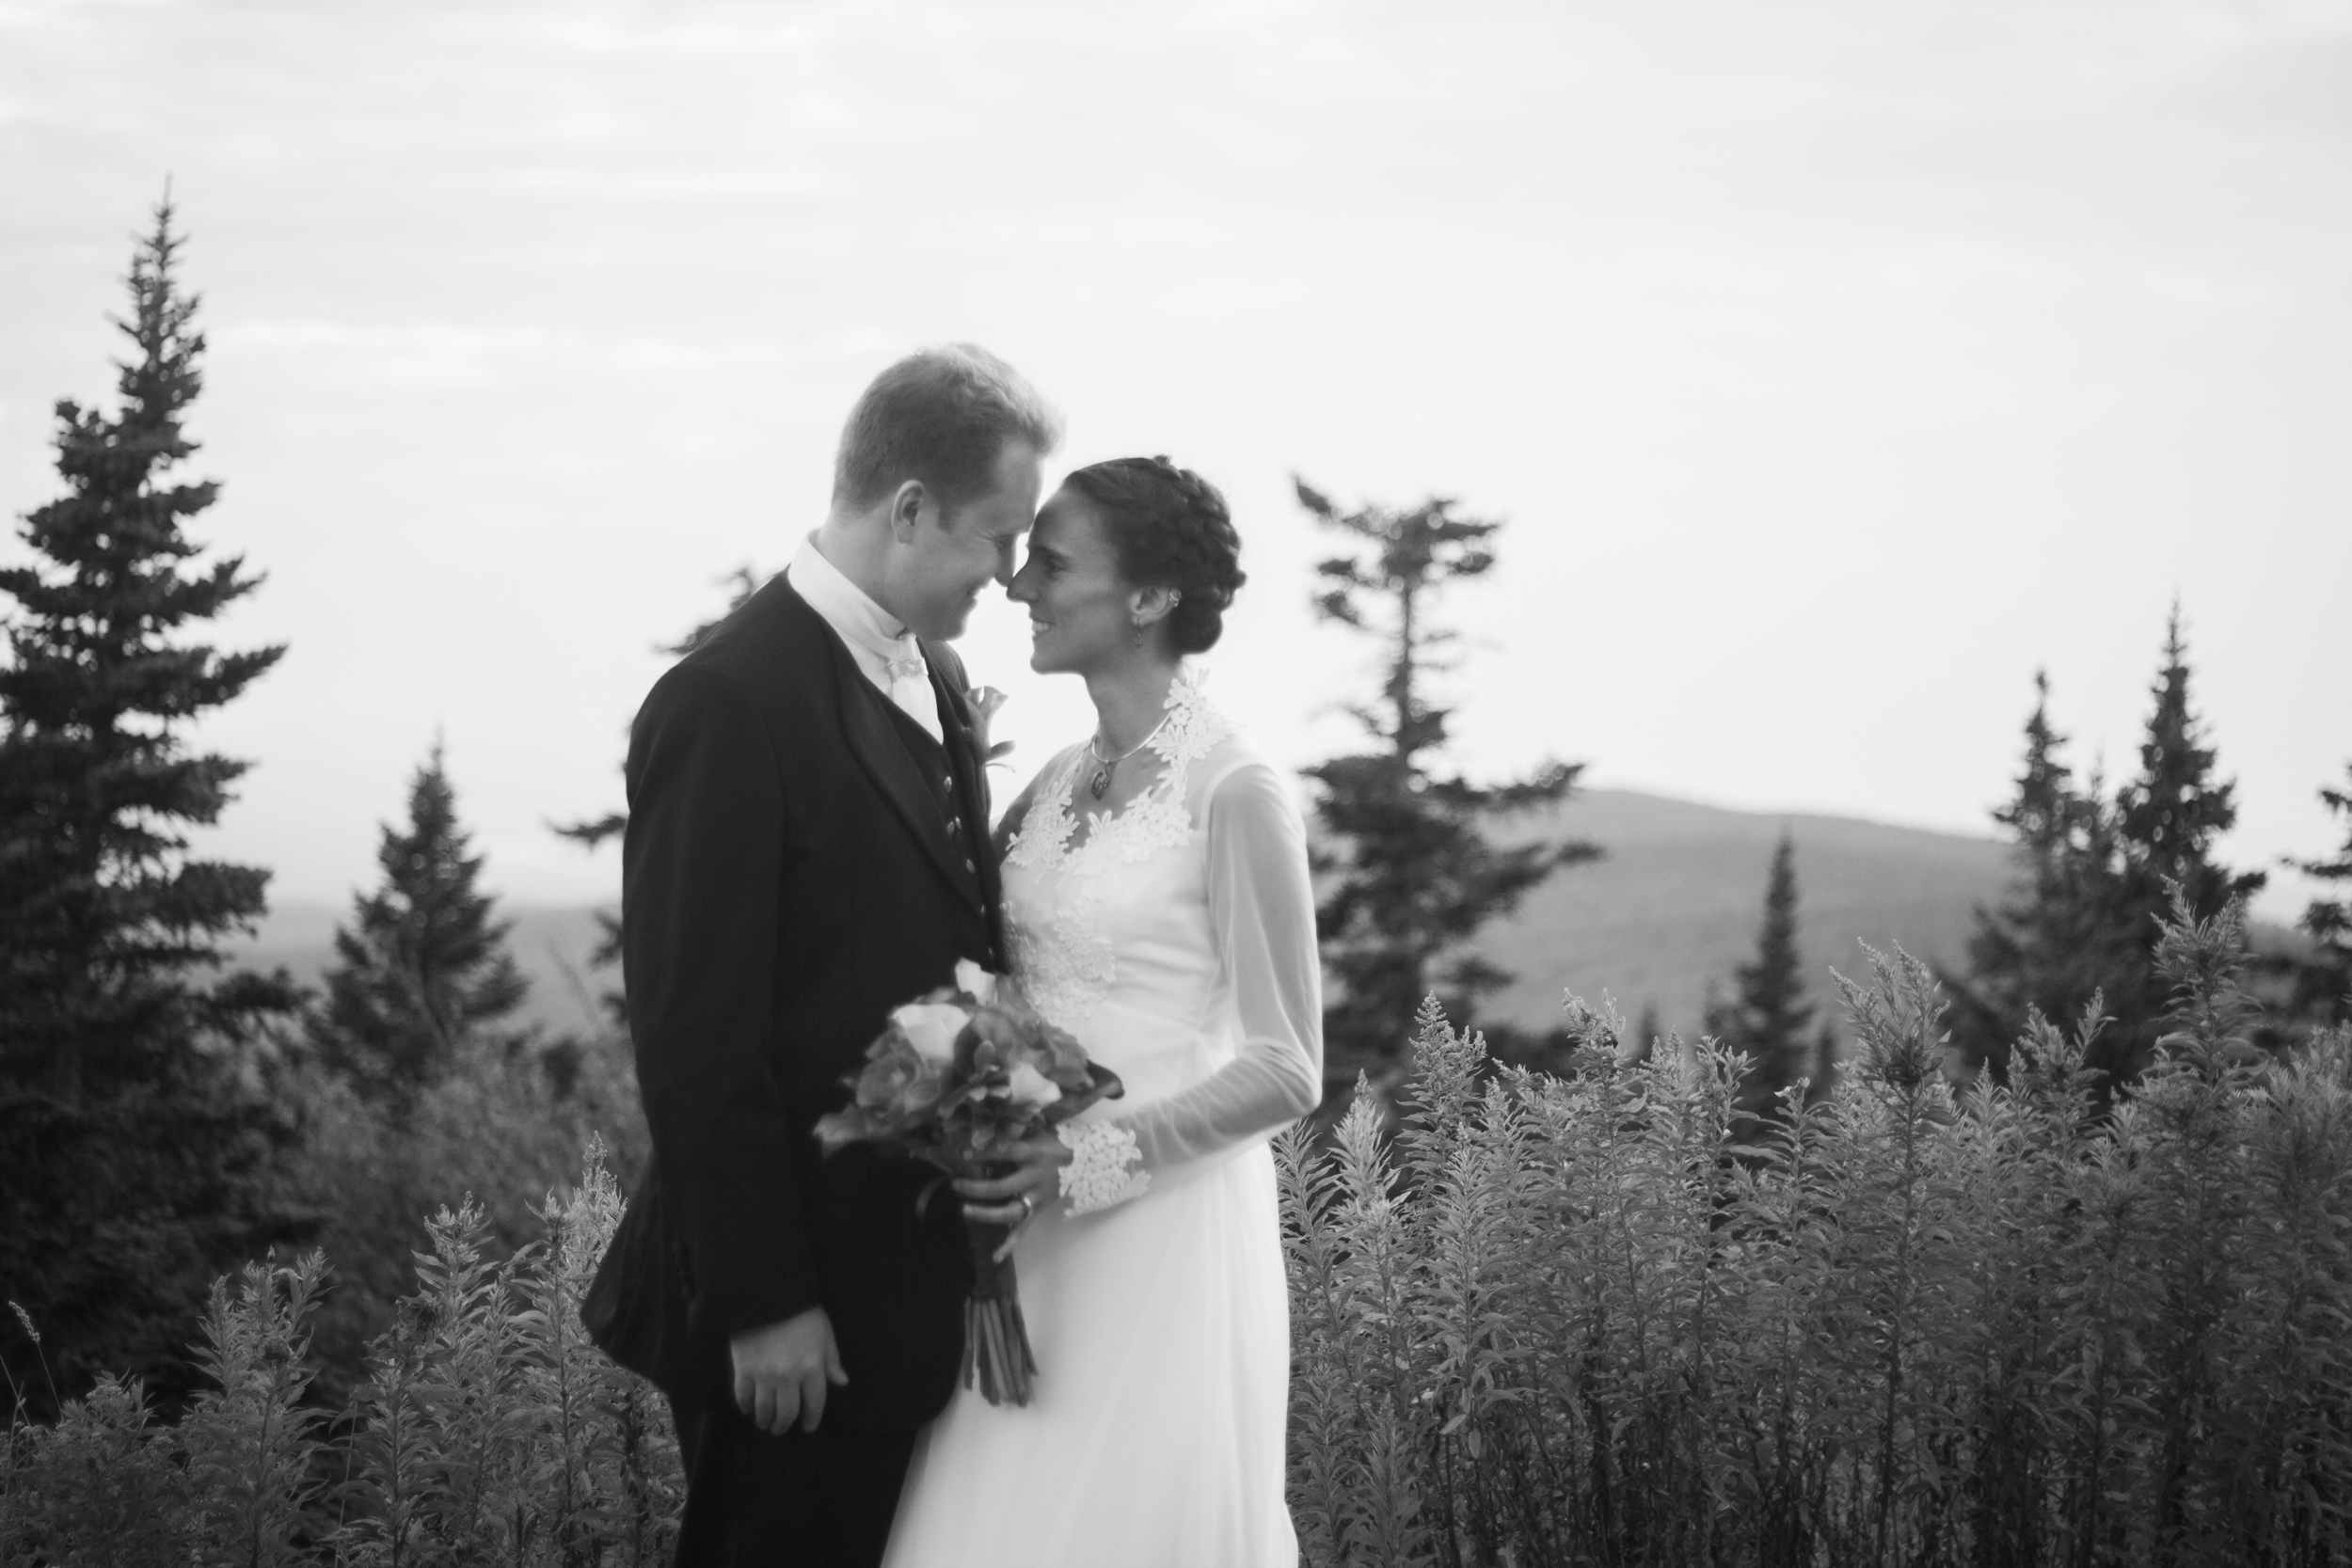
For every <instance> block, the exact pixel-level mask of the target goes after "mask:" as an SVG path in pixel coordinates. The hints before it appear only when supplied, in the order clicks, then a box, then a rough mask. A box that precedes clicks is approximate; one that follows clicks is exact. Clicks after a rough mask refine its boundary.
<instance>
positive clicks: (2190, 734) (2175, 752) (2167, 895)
mask: <svg viewBox="0 0 2352 1568" xmlns="http://www.w3.org/2000/svg"><path fill="white" fill-rule="evenodd" d="M2153 696H2154V698H2155V707H2154V710H2153V712H2151V713H2150V714H2149V716H2148V729H2147V734H2146V736H2145V737H2144V738H2143V739H2142V740H2141V742H2140V747H2139V776H2138V777H2137V778H2136V779H2134V780H2133V781H2132V783H2131V784H2128V785H2126V786H2125V787H2124V788H2123V789H2122V790H2121V791H2120V792H2118V795H2117V799H2116V836H2117V839H2118V841H2119V842H2120V843H2121V845H2122V851H2123V864H2122V890H2121V892H2122V898H2121V906H2120V909H2119V911H2118V913H2119V916H2120V919H2121V922H2122V927H2123V930H2124V931H2125V933H2126V934H2127V935H2128V937H2129V940H2130V947H2129V952H2130V955H2131V958H2132V960H2133V961H2132V962H2131V963H2130V964H2129V965H2128V966H2126V967H2125V968H2124V969H2123V971H2122V973H2121V974H2119V975H2118V976H2117V979H2116V983H2115V985H2114V986H2113V987H2112V988H2111V989H2110V990H2108V992H2107V1001H2108V1005H2109V1006H2111V1007H2112V1008H2113V1009H2114V1011H2115V1014H2116V1017H2117V1020H2118V1022H2119V1027H2118V1028H2117V1029H2116V1030H2115V1031H2114V1032H2113V1034H2114V1037H2115V1039H2114V1047H2113V1049H2114V1050H2115V1051H2116V1053H2117V1059H2116V1062H2115V1065H2114V1070H2115V1072H2116V1074H2117V1078H2118V1081H2119V1082H2128V1081H2129V1080H2130V1079H2131V1078H2132V1077H2133V1076H2135V1075H2136V1074H2137V1073H2138V1071H2139V1070H2140V1069H2141V1068H2143V1067H2144V1066H2146V1065H2147V1062H2148V1060H2149V1057H2150V1055H2151V1054H2152V1053H2153V1051H2154V1049H2155V1042H2156V1038H2157V1037H2158V1036H2159V1035H2161V1034H2162V1033H2163V1032H2164V1029H2165V1023H2164V1016H2165V1013H2166V1011H2167V1010H2168V1009H2169V1006H2170V1005H2171V1000H2172V987H2171V984H2170V982H2169V981H2168V980H2166V979H2165V977H2164V976H2163V974H2161V973H2160V972H2159V970H2158V968H2157V965H2156V961H2155V960H2156V945H2157V942H2158V941H2159V940H2160V939H2161V938H2162V936H2163V933H2164V927H2165V923H2166V921H2168V920H2169V919H2170V918H2171V917H2172V915H2173V890H2174V889H2175V888H2176V887H2177V888H2178V889H2179V890H2180V892H2181V894H2182V895H2183V896H2185V899H2186V900H2187V909H2188V911H2189V913H2190V914H2191V915H2193V916H2194V917H2195V918H2196V919H2198V920H2211V919H2213V918H2214V917H2215V916H2217V915H2218V914H2219V913H2220V912H2221V911H2222V910H2223V909H2225V908H2226V907H2227V906H2228V905H2229V903H2230V902H2231V900H2233V899H2235V898H2244V897H2248V896H2250V895H2252V894H2254V893H2255V892H2256V891H2258V890H2259V889H2260V888H2261V887H2262V885H2263V883H2264V881H2265V880H2266V879H2265V877H2264V875H2263V873H2261V872H2259V871H2249V872H2244V873H2239V874H2233V873H2232V872H2230V871H2229V870H2228V869H2226V868H2225V867H2223V866H2220V865H2218V864H2217V863H2215V862H2214V860H2213V849H2214V846H2215V842H2216V841H2217V839H2219V838H2220V836H2221V835H2222V834H2223V833H2225V832H2229V831H2230V829H2231V828H2232V827H2233V826H2234V825H2235V823H2236V822H2237V803H2236V799H2235V797H2236V793H2237V786H2236V784H2234V783H2233V782H2230V781H2226V780H2220V779H2217V778H2215V776H2214V765H2215V762H2216V760H2217V759H2216V754H2215V752H2214V750H2213V748H2212V747H2210V746H2208V745H2206V744H2205V743H2204V735H2203V729H2204V726H2203V724H2202V723H2201V721H2199V720H2198V718H2197V716H2196V714H2195V712H2194V711H2193V710H2192V708H2191V706H2190V703H2189V666H2188V644H2187V641H2186V639H2185V637H2184V636H2183V634H2182V627H2181V608H2180V606H2179V605H2178V604H2177V603H2176V604H2175V605H2174V606H2173V607H2172V613H2171V616H2170V618H2169V621H2168V622H2167V624H2166V626H2165V638H2164V667H2163V668H2162V669H2161V670H2159V671H2158V672H2157V673H2156V684H2155V687H2154V689H2153Z"/></svg>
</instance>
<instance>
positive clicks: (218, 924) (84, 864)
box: [0, 196, 293, 1100]
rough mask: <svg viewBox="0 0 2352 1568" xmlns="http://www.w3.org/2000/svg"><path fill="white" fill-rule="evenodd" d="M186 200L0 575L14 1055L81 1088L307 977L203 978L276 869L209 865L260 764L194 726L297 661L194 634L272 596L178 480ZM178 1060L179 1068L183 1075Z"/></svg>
mask: <svg viewBox="0 0 2352 1568" xmlns="http://www.w3.org/2000/svg"><path fill="white" fill-rule="evenodd" d="M181 245H182V241H181V238H180V236H179V235H178V234H177V233H176V232H175V231H174V230H173V210H172V206H171V203H170V200H169V198H168V196H167V198H166V199H165V200H164V201H163V202H162V203H161V204H159V205H158V206H157V208H156V209H155V221H154V226H153V229H152V230H151V231H150V232H149V233H148V234H147V235H146V236H145V237H144V238H142V239H141V240H140V241H139V242H138V245H137V249H136V251H135V254H134V256H133V259H132V263H131V275H130V277H129V279H128V284H129V289H130V294H131V311H130V315H129V317H128V318H127V319H125V320H121V321H119V322H118V323H117V324H116V325H118V326H119V328H120V329H121V331H122V333H123V335H124V336H125V337H126V338H128V339H129V340H130V342H131V345H132V349H133V353H132V354H131V356H129V357H128V358H127V359H125V360H123V361H120V362H119V365H118V369H119V376H118V379H117V388H118V392H119V398H118V406H117V407H115V408H114V409H113V410H112V411H104V410H94V409H86V408H83V407H82V406H80V405H79V404H75V403H73V402H72V400H70V399H69V400H66V401H62V402H60V403H59V404H57V407H56V414H57V430H56V467H57V473H58V476H59V478H60V479H61V480H62V481H63V483H64V488H65V493H64V494H63V495H62V496H60V497H58V498H57V499H55V500H52V501H50V502H49V503H47V504H46V505H43V506H41V507H39V508H37V509H35V510H34V511H32V512H30V513H28V514H26V515H24V517H23V518H22V519H21V525H20V533H21V535H22V537H23V538H24V541H25V543H26V544H27V545H28V546H30V548H31V553H32V560H31V561H30V562H25V563H24V564H20V565H14V566H10V567H8V568H6V569H0V594H5V595H7V596H8V598H9V599H12V600H13V601H14V612H13V613H11V614H9V615H8V617H7V639H8V657H7V659H6V660H5V662H0V958H4V959H5V960H6V961H5V962H4V963H0V1056H6V1057H7V1058H8V1070H9V1073H10V1075H12V1076H13V1075H18V1074H22V1075H24V1076H25V1077H28V1078H38V1079H40V1080H41V1081H43V1082H45V1083H48V1084H50V1085H53V1086H54V1087H55V1089H56V1091H57V1092H58V1093H60V1094H61V1095H62V1096H64V1097H65V1098H67V1099H69V1100H72V1099H74V1098H77V1097H79V1096H80V1095H81V1094H82V1093H83V1091H84V1090H85V1089H88V1090H92V1091H98V1090H103V1089H105V1088H107V1087H108V1086H109V1085H119V1084H123V1083H128V1082H131V1081H134V1080H137V1079H142V1078H146V1079H152V1078H153V1077H154V1076H155V1074H156V1073H158V1072H162V1071H165V1070H167V1069H168V1070H179V1069H184V1068H186V1064H187V1061H188V1060H189V1058H188V1055H187V1042H188V1038H189V1037H190V1035H191V1034H192V1033H193V1032H195V1031H197V1030H199V1029H200V1028H217V1029H220V1030H224V1031H230V1032H234V1031H235V1030H237V1029H238V1028H240V1027H241V1026H242V1025H243V1023H245V1022H248V1021H250V1020H251V1019H253V1018H254V1017H256V1016H258V1015H261V1014H264V1013H269V1012H277V1011H282V1010H284V1009H285V1008H286V1007H287V1006H291V1004H292V999H293V992H292V990H291V986H290V983H284V982H282V981H260V980H257V979H256V978H255V977H253V976H250V975H245V976H231V977H230V979H228V980H225V981H222V982H219V983H217V984H215V985H213V986H211V987H209V988H206V989H201V990H199V988H197V987H196V986H194V985H193V984H192V983H191V981H190V979H189V975H188V972H189V970H190V969H191V968H193V967H198V966H207V965H212V964H216V963H217V962H218V960H219V956H220V955H219V949H218V947H217V945H216V943H217V941H218V939H219V938H220V937H221V936H222V935H224V934H226V933H227V932H229V931H230V930H231V929H234V928H236V927H248V926H249V925H250V924H251V922H252V920H253V918H254V917H255V916H256V915H258V914H259V913H260V912H261V911H262V908H263V907H264V901H263V896H262V894H263V888H264V886H265V884H266V882H267V880H268V875H269V874H268V873H267V872H266V871H263V870H262V869H260V868H259V867H254V866H242V865H230V864H224V863H215V862H207V861H200V860H193V859H189V858H187V857H186V856H185V854H184V850H185V849H186V847H187V839H186V836H185V831H186V829H187V828H188V827H190V826H201V825H205V824H210V823H212V822H215V821H217V820H218V818H219V816H220V813H221V811H222V809H223V808H224V807H225V806H226V805H227V803H228V802H229V800H230V784H233V783H234V781H235V780H236V779H237V778H238V777H239V776H240V775H241V774H243V773H244V772H245V770H246V764H245V763H243V762H240V761H236V760H234V759H231V758H229V757H224V756H216V755H212V754H207V753H191V752H190V751H189V750H188V748H187V746H186V745H185V743H184V740H183V734H184V731H183V725H184V723H185V722H186V721H189V720H192V719H195V718H197V717H199V716H200V715H202V714H204V713H205V712H207V711H209V710H211V709H213V708H216V707H219V706H221V705H224V704H226V703H228V702H230V700H232V699H233V698H235V697H236V696H237V695H238V694H239V693H240V692H242V691H243V690H244V689H245V688H246V686H247V685H249V684H250V683H251V682H252V681H253V680H254V679H255V678H256V677H258V676H259V675H260V674H261V673H262V672H263V671H265V670H267V669H268V668H269V667H270V666H271V665H273V664H275V663H276V662H277V661H278V657H280V656H281V655H282V654H283V653H284V651H285V650H284V649H283V648H282V647H269V648H259V649H251V650H246V651H244V652H238V653H222V652H220V651H218V650H216V649H215V648H213V647H211V646H209V645H207V644H204V643H201V642H198V641H191V640H190V639H189V637H188V635H187V634H188V633H189V632H190V631H192V630H193V629H194V627H193V626H192V625H191V624H192V623H198V622H202V621H205V620H208V619H210V618H212V617H213V616H215V615H217V614H218V613H219V612H220V611H221V610H223V609H224V608H225V607H226V606H228V605H229V604H230V603H231V602H233V601H234V600H236V599H239V598H242V597H243V596H245V595H246V594H250V593H252V592H253V591H254V590H255V589H256V588H257V587H259V586H260V584H261V578H260V577H259V576H258V575H248V574H246V571H245V570H244V562H243V561H242V559H241V558H230V559H228V560H225V561H217V562H214V563H212V564H211V565H209V566H207V565H201V564H199V563H198V562H197V561H196V558H197V557H198V556H199V555H201V554H203V553H204V550H205V546H204V544H203V543H202V542H201V541H199V540H198V539H196V538H194V537H193V536H191V535H190V533H189V532H188V531H187V526H188V524H189V523H190V521H191V520H192V519H194V518H195V517H196V516H197V515H199V514H200V513H201V512H203V511H204V510H205V509H206V508H207V507H209V506H211V505H212V503H213V501H214V499H215V496H216V495H217V493H218V487H217V486H216V485H215V484H214V483H211V482H210V481H202V480H196V481H189V480H183V479H182V478H180V477H179V474H178V469H179V468H180V467H181V465H182V464H183V463H184V461H185V460H186V459H187V458H188V456H189V455H190V454H191V453H193V452H194V451H196V446H195V443H193V442H192V441H190V440H189V439H188V438H187V435H186V432H185V429H184V425H185V420H186V417H187V412H188V408H189V405H190V404H191V403H192V402H193V401H194V399H195V397H196V395H197V393H198V392H199V390H200V389H201V388H202V386H203V377H202V375H201V373H200V372H199V362H200V360H201V357H202V354H203V350H204V337H203V334H202V333H200V332H199V331H198V330H197V329H196V326H195V312H196V308H197V299H196V297H195V296H194V295H193V294H189V293H183V291H182V289H181V287H180V283H179V278H178V267H179V259H180V250H181ZM174 1064H177V1067H174Z"/></svg>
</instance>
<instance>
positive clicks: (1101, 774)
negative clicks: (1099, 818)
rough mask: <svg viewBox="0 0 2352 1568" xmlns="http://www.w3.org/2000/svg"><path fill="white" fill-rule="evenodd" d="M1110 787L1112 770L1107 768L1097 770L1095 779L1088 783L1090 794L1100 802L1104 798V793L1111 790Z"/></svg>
mask: <svg viewBox="0 0 2352 1568" xmlns="http://www.w3.org/2000/svg"><path fill="white" fill-rule="evenodd" d="M1110 786H1111V770H1110V769H1109V768H1096V769H1095V770H1094V777H1092V778H1090V779H1089V780H1088V781H1087V791H1088V793H1089V794H1091V795H1092V796H1093V797H1094V798H1095V799H1096V800H1101V799H1102V798H1103V794H1104V791H1105V790H1107V789H1109V788H1110Z"/></svg>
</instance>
